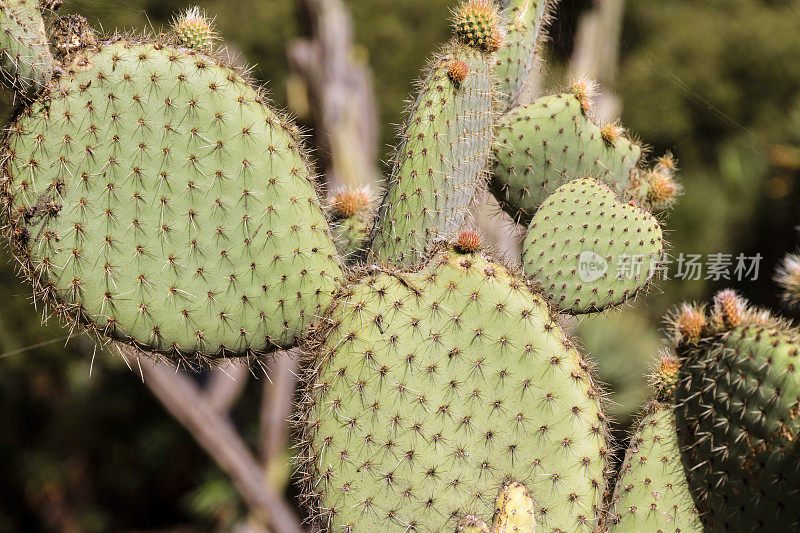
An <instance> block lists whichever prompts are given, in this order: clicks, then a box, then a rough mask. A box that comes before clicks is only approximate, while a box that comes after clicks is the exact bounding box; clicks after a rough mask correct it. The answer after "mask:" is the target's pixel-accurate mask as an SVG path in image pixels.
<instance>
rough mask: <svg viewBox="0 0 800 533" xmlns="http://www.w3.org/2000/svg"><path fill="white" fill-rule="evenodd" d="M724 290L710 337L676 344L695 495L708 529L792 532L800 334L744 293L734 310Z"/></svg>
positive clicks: (799, 430)
mask: <svg viewBox="0 0 800 533" xmlns="http://www.w3.org/2000/svg"><path fill="white" fill-rule="evenodd" d="M724 292H727V293H728V294H724V293H723V294H721V295H719V296H718V297H717V305H715V311H714V314H713V316H712V317H711V319H710V320H709V329H708V330H707V331H706V332H705V336H704V338H703V339H701V340H700V341H699V342H681V343H679V345H678V347H677V352H678V355H679V356H681V358H682V368H681V373H680V378H679V381H678V387H677V392H676V403H677V407H676V421H677V426H678V435H679V437H680V441H681V445H682V447H683V450H684V451H683V458H684V462H685V463H686V469H687V472H689V482H690V486H691V488H692V494H693V495H694V496H695V501H696V502H697V504H698V509H699V510H700V511H701V513H703V514H702V518H703V520H704V522H705V523H706V526H707V527H708V528H709V530H713V531H781V530H784V529H785V530H795V529H797V528H798V527H800V508H798V506H797V498H798V495H799V494H798V491H799V489H798V487H800V467H798V465H800V439H798V435H800V416H798V412H799V411H800V379H799V378H798V374H797V372H798V367H799V366H800V338H799V337H798V333H797V331H795V330H793V329H789V328H788V327H787V326H786V325H784V324H782V323H780V322H778V321H776V320H774V319H771V318H770V317H769V315H767V314H766V313H764V312H759V311H755V310H748V309H747V308H746V307H745V306H744V303H743V302H741V301H740V302H739V305H738V306H736V309H732V308H731V299H732V298H733V297H735V296H732V293H730V291H724ZM731 310H732V311H733V313H732V314H728V313H729V312H730V311H731ZM737 317H738V318H737Z"/></svg>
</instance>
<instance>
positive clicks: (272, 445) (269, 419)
mask: <svg viewBox="0 0 800 533" xmlns="http://www.w3.org/2000/svg"><path fill="white" fill-rule="evenodd" d="M298 358H299V354H298V352H297V351H296V350H287V351H285V352H281V353H279V354H276V356H275V359H273V360H272V361H270V363H269V366H268V372H269V374H268V375H267V378H268V379H266V380H264V385H263V388H262V391H263V392H262V395H261V450H260V454H261V461H262V463H263V464H265V465H267V464H269V462H270V461H271V460H272V459H273V458H274V457H275V456H276V455H277V454H279V453H280V452H281V450H283V448H284V446H285V445H286V439H287V436H288V420H289V416H290V415H291V412H292V402H293V401H294V388H295V384H296V383H297V369H298V367H299V361H298Z"/></svg>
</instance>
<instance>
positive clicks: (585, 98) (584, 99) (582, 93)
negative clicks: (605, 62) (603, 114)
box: [569, 78, 597, 113]
mask: <svg viewBox="0 0 800 533" xmlns="http://www.w3.org/2000/svg"><path fill="white" fill-rule="evenodd" d="M569 89H570V91H572V94H573V95H574V96H575V98H577V99H578V101H579V102H580V103H581V109H582V110H583V112H584V113H588V112H589V111H590V110H591V109H592V98H594V96H595V93H596V92H597V83H596V82H595V81H594V80H590V79H589V78H580V79H577V80H575V81H573V82H572V84H571V85H570V86H569Z"/></svg>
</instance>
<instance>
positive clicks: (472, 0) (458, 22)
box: [455, 0, 504, 52]
mask: <svg viewBox="0 0 800 533" xmlns="http://www.w3.org/2000/svg"><path fill="white" fill-rule="evenodd" d="M455 26H456V36H457V37H458V39H459V40H460V41H461V42H463V43H464V44H466V45H467V46H471V47H473V48H476V49H478V50H480V51H482V52H496V51H497V50H498V49H499V48H500V47H501V46H502V45H503V41H504V39H503V34H502V31H501V29H500V13H499V12H498V11H497V7H496V6H495V4H494V3H493V2H492V1H491V0H467V1H466V2H464V3H463V4H461V6H460V7H459V8H458V9H457V10H456V16H455Z"/></svg>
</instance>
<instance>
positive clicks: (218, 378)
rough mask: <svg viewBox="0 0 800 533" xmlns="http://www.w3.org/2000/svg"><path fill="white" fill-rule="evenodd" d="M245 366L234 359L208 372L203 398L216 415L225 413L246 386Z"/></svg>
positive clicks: (246, 374)
mask: <svg viewBox="0 0 800 533" xmlns="http://www.w3.org/2000/svg"><path fill="white" fill-rule="evenodd" d="M248 374H249V370H248V369H247V365H245V364H242V363H241V362H239V361H237V360H235V359H229V360H228V362H227V363H224V364H220V365H219V366H216V367H214V368H212V369H211V370H210V371H209V376H208V384H207V385H206V387H205V391H203V393H202V394H203V397H204V398H205V399H206V401H207V402H208V403H209V406H210V407H211V408H212V409H214V410H215V411H216V412H218V413H227V412H228V411H230V410H231V408H232V407H233V406H234V405H235V404H236V401H237V400H238V399H239V398H240V397H241V396H242V393H243V392H244V389H245V387H246V386H247V377H248Z"/></svg>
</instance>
